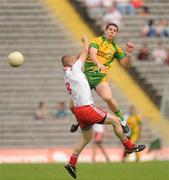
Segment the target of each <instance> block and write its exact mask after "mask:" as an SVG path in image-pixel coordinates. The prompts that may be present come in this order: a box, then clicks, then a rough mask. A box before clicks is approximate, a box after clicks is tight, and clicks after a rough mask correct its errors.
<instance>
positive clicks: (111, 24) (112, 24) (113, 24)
mask: <svg viewBox="0 0 169 180" xmlns="http://www.w3.org/2000/svg"><path fill="white" fill-rule="evenodd" d="M109 26H114V27H116V28H117V31H119V27H118V26H117V24H115V23H109V24H107V25H106V28H105V29H106V30H107V29H108V28H109Z"/></svg>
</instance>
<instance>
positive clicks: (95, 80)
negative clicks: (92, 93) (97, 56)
mask: <svg viewBox="0 0 169 180" xmlns="http://www.w3.org/2000/svg"><path fill="white" fill-rule="evenodd" d="M84 73H85V75H86V77H87V80H88V82H89V85H90V88H91V89H93V88H94V89H95V88H96V86H97V85H98V84H99V83H100V82H101V81H102V80H103V79H104V78H105V77H106V74H104V73H100V72H99V71H95V72H88V71H84Z"/></svg>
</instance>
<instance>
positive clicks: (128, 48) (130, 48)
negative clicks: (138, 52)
mask: <svg viewBox="0 0 169 180" xmlns="http://www.w3.org/2000/svg"><path fill="white" fill-rule="evenodd" d="M133 49H134V44H133V43H131V42H128V43H127V44H126V50H127V53H129V54H130V55H131V53H132V52H133Z"/></svg>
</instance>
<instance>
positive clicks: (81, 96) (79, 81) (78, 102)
mask: <svg viewBox="0 0 169 180" xmlns="http://www.w3.org/2000/svg"><path fill="white" fill-rule="evenodd" d="M82 67H83V63H82V62H81V61H80V60H77V61H76V62H75V63H74V64H73V66H72V67H68V68H66V69H65V71H64V80H65V83H66V88H67V90H68V92H69V94H70V95H71V98H72V100H73V104H74V106H76V107H79V106H85V105H91V104H93V98H92V95H91V89H90V86H89V83H88V81H87V79H86V76H85V74H84V73H83V72H82Z"/></svg>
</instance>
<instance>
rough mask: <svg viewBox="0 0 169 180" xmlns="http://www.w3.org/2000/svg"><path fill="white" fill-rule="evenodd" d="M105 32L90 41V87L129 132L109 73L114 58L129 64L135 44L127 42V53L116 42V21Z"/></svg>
mask: <svg viewBox="0 0 169 180" xmlns="http://www.w3.org/2000/svg"><path fill="white" fill-rule="evenodd" d="M104 33H105V34H104V36H101V37H98V38H96V39H94V40H93V41H92V42H91V43H90V48H89V52H88V57H87V61H86V63H85V69H84V72H85V74H86V76H87V78H88V82H89V84H90V87H91V88H94V89H95V90H96V92H97V94H98V95H99V96H100V97H101V98H102V99H103V100H104V101H105V102H106V103H107V105H108V107H109V108H110V110H111V111H112V112H114V113H115V114H116V116H118V117H120V119H121V125H122V128H123V131H124V132H125V133H127V132H128V131H129V128H128V126H127V124H126V122H125V121H124V118H123V115H122V113H121V111H120V109H119V107H118V104H117V102H116V100H115V99H114V98H113V97H112V92H111V88H110V85H109V83H108V81H107V74H108V71H109V68H110V64H111V63H112V62H113V60H114V59H117V60H119V62H120V64H121V65H122V66H124V67H128V66H129V64H130V60H131V54H132V51H133V49H134V44H133V43H131V42H128V43H127V44H126V55H125V53H124V52H123V51H122V49H121V48H120V46H119V45H118V44H117V43H116V42H115V37H116V35H117V34H118V26H117V25H116V24H114V23H110V24H107V26H106V28H105V32H104Z"/></svg>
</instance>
